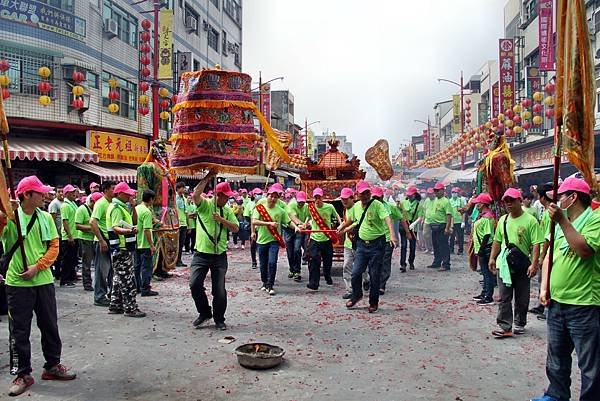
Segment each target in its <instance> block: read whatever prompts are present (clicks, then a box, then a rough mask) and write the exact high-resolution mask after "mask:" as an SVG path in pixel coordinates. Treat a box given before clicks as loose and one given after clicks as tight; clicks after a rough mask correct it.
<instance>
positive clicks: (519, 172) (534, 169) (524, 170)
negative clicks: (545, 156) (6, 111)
mask: <svg viewBox="0 0 600 401" xmlns="http://www.w3.org/2000/svg"><path fill="white" fill-rule="evenodd" d="M553 168H554V167H553V166H542V167H532V168H522V169H520V170H515V175H516V176H517V177H520V176H522V175H527V174H533V173H538V172H540V171H546V170H551V169H553Z"/></svg>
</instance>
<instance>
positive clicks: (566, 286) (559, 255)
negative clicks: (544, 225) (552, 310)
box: [550, 208, 600, 306]
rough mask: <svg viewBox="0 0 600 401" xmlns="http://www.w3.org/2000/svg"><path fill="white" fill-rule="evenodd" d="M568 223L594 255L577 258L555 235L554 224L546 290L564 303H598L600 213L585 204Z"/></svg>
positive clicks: (558, 229)
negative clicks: (552, 260) (582, 210)
mask: <svg viewBox="0 0 600 401" xmlns="http://www.w3.org/2000/svg"><path fill="white" fill-rule="evenodd" d="M572 223H573V226H574V227H576V230H577V232H579V234H581V235H582V236H583V238H585V242H587V244H588V246H589V247H590V248H591V249H592V250H593V251H594V255H592V256H591V257H589V258H587V259H582V258H580V257H579V256H578V255H577V254H576V253H575V252H573V250H572V249H571V248H570V246H569V244H568V243H567V240H566V238H565V237H564V236H563V235H559V232H560V227H559V226H557V227H556V235H555V238H556V240H555V241H554V264H553V265H552V274H551V275H550V294H552V299H553V300H555V301H558V302H561V303H564V304H569V305H596V306H600V234H599V233H600V214H599V213H594V212H592V210H591V208H588V209H587V210H586V211H585V212H584V213H582V214H581V215H580V216H579V217H578V218H577V219H576V220H575V221H573V222H572ZM577 227H579V229H577Z"/></svg>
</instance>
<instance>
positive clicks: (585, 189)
mask: <svg viewBox="0 0 600 401" xmlns="http://www.w3.org/2000/svg"><path fill="white" fill-rule="evenodd" d="M570 191H574V192H581V193H584V194H587V195H589V194H590V193H591V188H590V186H589V185H588V183H587V182H585V180H584V179H581V178H576V177H569V178H567V179H565V180H564V181H563V183H562V184H561V185H560V187H558V194H559V195H560V194H564V193H565V192H570Z"/></svg>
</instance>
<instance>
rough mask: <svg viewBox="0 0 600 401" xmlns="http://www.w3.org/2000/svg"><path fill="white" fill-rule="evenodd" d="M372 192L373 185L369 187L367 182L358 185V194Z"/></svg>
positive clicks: (360, 182)
mask: <svg viewBox="0 0 600 401" xmlns="http://www.w3.org/2000/svg"><path fill="white" fill-rule="evenodd" d="M370 190H371V185H369V183H368V182H366V181H359V182H357V183H356V192H358V193H359V194H362V193H363V192H365V191H370Z"/></svg>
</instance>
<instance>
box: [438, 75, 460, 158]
mask: <svg viewBox="0 0 600 401" xmlns="http://www.w3.org/2000/svg"><path fill="white" fill-rule="evenodd" d="M438 82H448V83H450V84H453V85H456V86H458V87H459V88H460V133H461V135H462V134H463V133H464V132H465V116H464V110H463V109H464V104H463V97H464V89H465V85H464V82H463V72H462V71H461V72H460V83H458V82H456V81H452V80H450V79H445V78H438ZM460 169H461V170H464V169H465V155H464V154H462V155H461V157H460Z"/></svg>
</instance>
